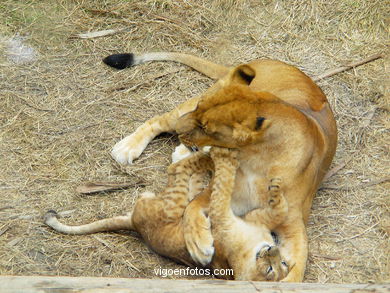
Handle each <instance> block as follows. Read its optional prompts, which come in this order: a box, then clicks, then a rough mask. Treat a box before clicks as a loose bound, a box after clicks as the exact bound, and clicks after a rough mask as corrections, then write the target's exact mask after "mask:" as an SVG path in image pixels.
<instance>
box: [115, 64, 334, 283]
mask: <svg viewBox="0 0 390 293" xmlns="http://www.w3.org/2000/svg"><path fill="white" fill-rule="evenodd" d="M190 59H191V57H187V60H190ZM159 60H162V59H161V58H160V59H159ZM169 60H173V61H178V62H183V63H185V64H188V65H190V66H193V64H191V62H192V63H193V62H195V63H196V64H197V66H193V67H194V68H197V69H198V70H199V71H200V72H203V73H205V74H208V72H214V71H213V70H212V69H210V68H209V67H213V66H215V67H216V70H217V71H218V72H220V73H223V72H224V70H221V66H220V65H216V64H215V65H212V64H210V62H207V63H202V62H203V61H202V60H199V58H198V59H196V60H195V59H191V62H187V61H183V60H179V59H176V60H175V58H170V59H169ZM202 67H207V70H202ZM225 72H226V74H225V75H223V76H218V77H219V78H220V79H219V80H218V81H217V82H216V83H215V84H214V85H213V86H212V87H211V88H210V89H209V90H208V91H206V92H205V93H204V94H203V95H202V96H201V97H196V98H193V99H190V100H188V101H187V102H186V103H184V104H182V105H179V106H178V107H177V108H176V109H174V110H173V111H172V112H169V113H166V114H163V115H162V116H159V117H155V118H153V119H151V120H149V121H147V122H146V123H145V124H144V125H142V126H140V127H139V128H138V129H137V130H136V131H135V133H133V134H132V135H131V136H129V137H127V138H125V139H123V140H122V141H121V142H119V143H118V144H117V145H116V146H115V147H114V149H113V152H112V154H113V157H114V158H115V159H116V160H117V161H119V162H122V163H123V162H132V161H133V160H134V159H136V158H137V157H138V156H139V155H140V154H141V153H142V151H143V149H144V148H145V147H146V145H147V143H148V142H149V141H150V140H151V139H153V138H154V137H155V136H156V135H158V134H159V133H161V132H170V131H172V132H173V131H177V132H178V133H179V134H180V138H181V140H182V141H183V142H184V143H186V144H187V145H190V146H198V147H199V146H203V145H212V146H222V147H231V148H238V149H239V154H238V161H239V167H238V170H237V174H236V179H235V185H234V190H233V196H232V202H231V205H232V209H233V212H234V214H235V215H237V216H245V215H246V214H247V213H249V212H250V213H249V215H248V216H246V219H248V220H253V221H257V220H258V221H259V222H261V221H262V217H263V216H264V215H263V212H261V209H260V210H259V209H258V208H261V207H264V206H265V204H266V202H267V201H266V194H267V187H268V183H269V181H270V180H271V179H272V178H280V179H281V182H282V184H281V187H280V188H281V190H282V191H283V193H284V196H285V197H286V200H287V202H288V206H289V212H288V217H287V219H286V220H285V221H284V222H283V223H282V224H281V225H279V226H277V227H275V229H274V231H275V232H276V233H277V234H278V235H279V236H280V239H281V243H282V247H281V253H282V255H284V256H286V257H287V260H288V262H289V263H294V264H295V265H294V267H293V268H292V270H291V271H290V273H289V275H288V276H287V277H286V278H285V279H284V281H295V282H300V281H302V279H303V276H304V271H305V266H306V260H307V254H308V247H307V236H306V223H307V219H308V216H309V212H310V208H311V204H312V200H313V196H314V194H315V192H316V190H317V188H318V186H319V184H320V183H321V180H322V179H323V177H324V175H325V173H326V171H327V170H328V168H329V166H330V164H331V161H332V159H333V156H334V153H335V149H336V143H337V129H336V124H335V120H334V117H333V114H332V111H331V109H330V107H329V104H328V102H327V100H326V97H325V95H324V94H323V92H322V91H321V89H320V88H319V87H318V86H317V85H316V84H315V83H314V82H313V81H312V80H311V79H310V78H309V77H307V76H306V75H305V74H304V73H302V72H301V71H300V70H298V69H297V68H295V67H293V66H290V65H287V64H285V63H283V62H279V61H274V60H255V61H252V62H250V63H248V64H243V65H240V66H237V67H235V68H231V69H229V68H226V71H225ZM199 101H200V102H199ZM258 117H263V118H265V120H264V121H263V125H262V126H263V127H261V129H260V131H257V130H256V120H257V118H258ZM205 209H207V201H205V200H204V199H202V197H198V198H197V199H196V200H194V201H192V202H191V203H190V204H189V206H188V207H187V209H186V211H185V214H184V219H183V221H184V222H185V226H184V236H185V241H186V245H187V249H188V250H189V252H190V254H191V256H192V257H193V259H194V260H196V261H198V262H201V263H203V262H205V261H207V260H210V257H209V256H208V255H207V253H206V252H207V251H209V248H210V247H211V245H212V241H211V240H210V237H212V236H211V233H210V231H209V230H208V229H207V228H205V227H207V221H208V219H207V217H206V216H205V213H204V211H205ZM256 209H257V210H256ZM253 210H254V211H253ZM251 211H253V212H251ZM198 223H200V224H198ZM186 227H190V229H189V228H186Z"/></svg>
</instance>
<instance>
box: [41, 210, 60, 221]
mask: <svg viewBox="0 0 390 293" xmlns="http://www.w3.org/2000/svg"><path fill="white" fill-rule="evenodd" d="M57 217H58V214H57V212H56V211H54V210H48V211H47V212H46V214H45V215H44V216H43V220H44V222H45V223H47V221H49V220H50V219H51V218H57Z"/></svg>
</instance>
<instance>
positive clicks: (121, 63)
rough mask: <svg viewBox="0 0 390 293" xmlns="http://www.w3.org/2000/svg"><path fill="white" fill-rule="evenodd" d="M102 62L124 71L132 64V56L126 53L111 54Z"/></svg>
mask: <svg viewBox="0 0 390 293" xmlns="http://www.w3.org/2000/svg"><path fill="white" fill-rule="evenodd" d="M103 62H104V63H106V64H107V65H108V66H111V67H114V68H116V69H125V68H126V67H130V66H132V65H133V64H134V55H133V54H128V53H124V54H113V55H110V56H107V57H106V58H104V59H103Z"/></svg>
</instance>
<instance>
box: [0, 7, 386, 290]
mask: <svg viewBox="0 0 390 293" xmlns="http://www.w3.org/2000/svg"><path fill="white" fill-rule="evenodd" d="M388 15H389V6H388V2H387V1H383V0H373V1H364V0H337V1H336V0H333V1H332V0H330V1H327V0H322V1H311V0H310V1H309V0H303V1H298V0H296V1H291V0H286V1H268V0H261V1H260V0H259V1H254V0H253V1H244V0H242V1H239V0H236V1H234V0H226V1H222V0H215V1H212V0H210V1H204V0H200V1H198V0H188V1H182V0H180V1H173V0H142V1H141V0H133V1H124V0H107V1H98V0H77V1H73V0H60V1H54V0H42V1H32V0H30V1H20V0H3V1H1V2H0V76H1V78H0V162H1V169H0V274H2V275H6V274H7V275H68V276H112V277H142V278H159V276H158V275H156V274H155V272H154V269H158V268H180V267H181V266H180V265H177V264H175V263H173V262H172V261H170V260H167V259H165V258H162V257H160V256H158V255H156V254H155V253H153V252H152V251H150V250H149V249H148V248H147V247H146V246H145V245H144V244H143V243H142V242H141V241H140V240H139V238H138V237H137V235H136V234H135V233H120V234H118V233H100V234H97V235H88V236H69V235H60V234H58V233H56V232H54V231H53V230H51V229H49V228H48V227H46V226H45V225H43V223H42V215H43V214H44V212H45V211H46V210H48V209H56V210H57V211H58V212H62V215H63V216H64V219H65V221H66V222H67V223H80V222H88V221H91V220H93V219H96V218H103V217H108V216H113V215H118V214H123V213H125V212H126V211H129V210H131V208H132V206H133V204H134V202H135V200H136V199H137V197H138V195H139V194H140V193H141V192H142V191H144V190H152V191H158V190H160V189H161V187H162V186H163V185H164V184H165V182H166V181H165V180H166V177H165V169H166V166H167V165H168V164H169V162H170V153H171V151H172V150H173V148H174V147H175V146H176V145H177V144H178V141H177V139H176V138H175V137H174V136H169V135H168V136H161V137H159V138H157V139H155V140H154V141H153V142H152V143H151V144H150V145H149V146H148V148H147V149H146V151H145V153H144V154H143V155H142V156H141V157H140V159H138V160H136V161H135V162H134V164H133V165H131V166H126V167H123V166H120V165H118V164H117V163H115V162H114V160H113V159H112V158H111V157H110V149H111V148H112V146H113V145H114V144H115V143H116V142H117V141H118V140H119V139H120V138H121V137H123V136H125V135H127V134H130V133H131V132H132V131H133V130H134V129H135V128H136V127H137V126H139V125H140V124H141V123H142V122H143V121H145V120H146V119H148V118H151V117H153V116H154V115H156V114H161V113H164V112H166V111H168V110H170V109H172V108H173V107H175V105H177V104H178V103H180V102H183V101H185V100H186V99H188V98H189V97H192V96H194V95H197V94H200V93H201V92H202V91H204V90H205V89H206V88H207V87H208V86H210V84H211V83H212V81H211V80H209V79H208V78H206V77H204V76H202V75H201V74H199V73H197V72H194V71H193V70H191V69H189V68H186V67H185V66H182V65H178V64H172V63H161V62H156V63H150V64H145V65H141V66H138V67H135V68H132V69H127V70H124V71H115V70H112V69H110V68H108V67H106V66H105V65H104V64H103V63H102V62H101V60H102V58H103V57H105V56H106V55H108V54H112V53H118V52H150V51H163V50H164V51H168V50H169V51H181V52H187V53H193V54H196V55H198V56H203V57H205V58H208V59H210V60H213V61H216V62H219V63H222V64H226V65H235V64H239V63H242V62H246V61H250V60H252V59H255V58H272V59H279V60H282V61H285V62H288V63H290V64H294V65H296V66H298V67H299V68H300V69H302V70H303V71H304V72H306V73H307V74H308V75H310V76H317V75H319V74H321V73H323V72H325V71H326V70H328V69H332V68H336V67H338V66H341V65H344V64H347V63H348V62H350V61H354V60H360V59H362V58H365V57H367V56H369V55H372V54H375V53H385V54H387V57H385V58H383V59H380V60H377V61H374V62H371V63H369V64H366V65H363V66H361V67H358V68H355V69H353V70H350V71H347V72H344V73H340V74H338V75H336V76H333V77H330V78H327V79H324V80H321V81H319V85H320V86H321V88H322V89H323V90H324V92H325V93H326V94H327V96H328V99H329V101H330V103H331V105H332V108H333V110H334V113H335V116H336V119H337V123H338V127H339V145H338V150H337V154H336V157H335V160H334V164H333V167H337V168H338V169H339V170H338V171H337V172H336V173H335V174H334V175H333V176H331V177H330V178H329V179H327V180H326V181H325V182H324V183H323V185H322V188H321V189H320V190H319V191H318V194H317V196H316V199H315V201H314V204H313V209H312V215H311V218H310V221H309V226H308V233H309V240H310V253H309V261H308V267H307V272H306V275H305V281H306V282H323V283H326V282H333V283H361V282H385V281H390V277H389V263H390V259H389V255H390V253H389V251H390V245H389V234H390V207H389V192H388V190H389V187H390V184H389V169H390V164H389V141H390V140H389V125H390V119H389V110H390V109H389V99H388V98H389V96H388V93H389V92H388V88H387V87H386V84H385V81H386V78H388V76H389V58H388V46H389V34H388V27H389V19H388V18H387V19H386V17H388ZM107 29H115V30H120V31H119V32H117V33H116V34H113V35H109V36H105V37H100V38H89V39H81V38H79V37H77V34H79V33H87V32H92V31H100V30H107ZM140 179H142V180H143V181H144V182H145V183H144V184H135V185H134V187H132V188H129V189H127V190H121V191H116V192H110V193H100V194H94V195H81V194H78V193H77V192H75V189H76V187H77V186H79V185H80V184H81V183H82V182H84V181H88V180H89V181H113V182H134V183H136V182H138V181H139V180H140ZM169 277H170V278H193V277H191V276H169ZM199 278H205V277H199Z"/></svg>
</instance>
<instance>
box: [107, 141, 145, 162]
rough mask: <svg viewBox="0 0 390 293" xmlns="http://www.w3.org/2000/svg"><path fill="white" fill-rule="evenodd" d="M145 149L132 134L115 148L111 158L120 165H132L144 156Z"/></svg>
mask: <svg viewBox="0 0 390 293" xmlns="http://www.w3.org/2000/svg"><path fill="white" fill-rule="evenodd" d="M145 147H146V146H143V145H142V142H141V144H140V142H139V141H138V140H137V139H136V137H135V135H134V134H132V135H129V136H127V137H125V138H124V139H122V140H121V141H119V142H118V143H117V144H116V145H115V146H114V147H113V149H112V151H111V156H112V157H113V158H114V160H115V161H117V162H118V163H120V164H129V165H131V164H132V163H133V161H134V160H135V159H137V158H138V157H139V156H140V155H141V154H142V152H143V150H144V149H145Z"/></svg>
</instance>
